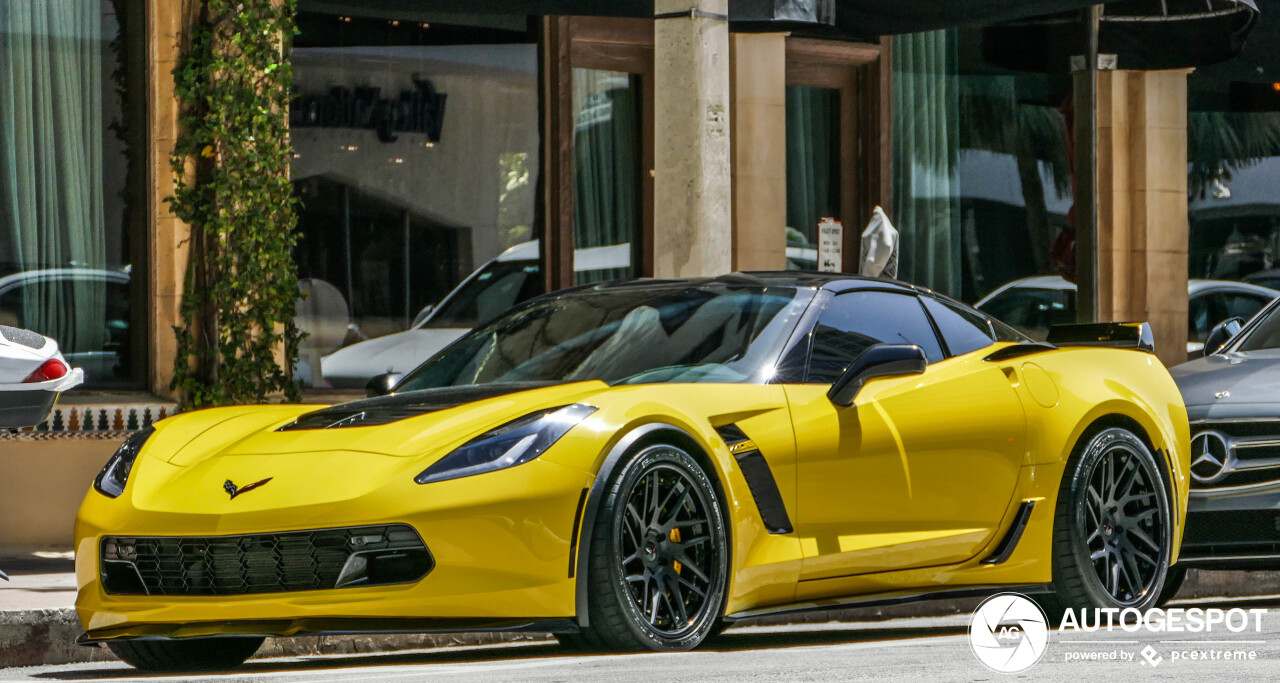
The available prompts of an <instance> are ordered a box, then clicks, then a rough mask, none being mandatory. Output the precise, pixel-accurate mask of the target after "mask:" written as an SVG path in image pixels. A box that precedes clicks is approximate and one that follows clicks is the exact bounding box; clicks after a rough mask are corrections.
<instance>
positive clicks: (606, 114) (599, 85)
mask: <svg viewBox="0 0 1280 683" xmlns="http://www.w3.org/2000/svg"><path fill="white" fill-rule="evenodd" d="M573 91H574V104H575V106H574V122H575V123H574V133H573V200H574V222H573V233H574V240H573V242H574V248H575V249H586V248H591V247H604V246H611V245H616V244H632V243H634V239H633V238H634V236H635V234H636V228H637V223H638V218H639V205H638V204H637V202H638V201H639V197H638V196H637V195H638V193H637V189H638V188H637V182H636V181H637V177H636V172H637V169H638V168H639V144H638V141H639V129H638V125H639V122H638V120H637V114H638V113H639V112H638V106H639V92H638V90H637V88H636V84H635V80H634V79H632V78H631V75H630V74H627V73H623V72H619V71H599V70H595V69H574V70H573ZM631 272H632V269H631V268H614V269H602V270H594V271H579V272H577V273H575V276H574V279H575V282H577V283H578V284H584V283H587V282H593V281H600V280H609V279H619V278H627V277H630V276H631Z"/></svg>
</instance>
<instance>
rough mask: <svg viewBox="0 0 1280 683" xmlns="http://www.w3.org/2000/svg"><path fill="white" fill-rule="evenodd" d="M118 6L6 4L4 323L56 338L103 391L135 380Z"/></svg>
mask: <svg viewBox="0 0 1280 683" xmlns="http://www.w3.org/2000/svg"><path fill="white" fill-rule="evenodd" d="M116 4H117V3H114V2H110V1H109V0H101V1H96V0H94V1H79V2H71V1H68V0H59V1H56V2H32V1H29V0H20V1H19V2H14V3H5V6H4V10H3V11H0V73H4V74H6V77H5V78H3V79H0V150H3V153H0V324H16V325H17V326H20V327H25V328H28V329H32V330H35V331H36V332H39V333H41V334H44V335H47V336H50V337H53V338H54V339H56V340H57V341H58V344H59V347H60V348H61V349H62V351H63V352H64V354H66V355H67V357H68V360H70V361H71V362H72V364H73V365H77V366H80V367H84V369H85V374H86V375H87V378H86V386H88V387H93V388H116V387H131V386H133V384H134V376H133V372H132V367H131V363H130V362H129V359H128V353H127V351H128V349H129V348H130V342H129V316H128V302H129V293H128V290H129V285H128V283H129V256H128V254H129V248H128V238H127V235H126V230H125V225H126V224H125V219H124V212H125V207H124V199H123V197H124V189H125V184H124V179H125V175H126V166H127V158H126V156H125V148H124V142H123V135H124V125H125V123H126V122H125V120H124V107H123V105H122V103H121V101H120V97H119V93H118V91H117V88H116V86H115V84H114V83H113V82H112V80H111V74H112V72H114V71H116V70H117V69H120V68H122V67H123V65H121V64H120V60H121V56H120V55H119V53H118V51H117V50H116V49H115V42H114V41H115V38H116V35H117V33H118V32H119V22H118V20H117V17H116V13H115V6H116Z"/></svg>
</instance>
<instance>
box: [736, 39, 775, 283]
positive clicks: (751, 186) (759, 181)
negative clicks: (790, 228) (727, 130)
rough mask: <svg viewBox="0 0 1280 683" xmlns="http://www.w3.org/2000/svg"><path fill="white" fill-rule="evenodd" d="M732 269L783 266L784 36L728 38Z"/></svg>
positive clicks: (771, 268)
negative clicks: (730, 116)
mask: <svg viewBox="0 0 1280 683" xmlns="http://www.w3.org/2000/svg"><path fill="white" fill-rule="evenodd" d="M730 44H731V49H730V54H729V57H730V59H729V63H730V67H729V68H730V79H729V92H730V96H731V98H732V101H733V132H732V135H731V136H730V138H731V139H732V144H733V171H732V176H733V222H732V224H733V269H734V270H738V271H741V270H782V269H783V268H785V267H786V264H787V252H786V246H787V239H786V229H787V202H786V198H787V136H786V127H787V34H785V33H735V34H733V35H732V36H730Z"/></svg>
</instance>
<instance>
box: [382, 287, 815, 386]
mask: <svg viewBox="0 0 1280 683" xmlns="http://www.w3.org/2000/svg"><path fill="white" fill-rule="evenodd" d="M808 297H809V295H808V293H807V292H802V291H797V290H795V289H791V288H787V287H768V288H747V287H734V288H731V289H730V288H724V287H687V288H673V287H648V286H642V287H626V288H617V289H609V290H604V291H581V292H578V293H576V294H572V295H567V296H561V297H554V298H548V299H544V300H542V301H539V302H536V303H533V304H530V305H529V306H527V307H524V308H520V309H517V310H514V311H509V312H508V313H507V314H506V315H504V316H502V317H500V318H498V319H497V320H495V321H494V322H493V323H491V324H489V325H487V326H485V327H481V328H478V329H476V330H475V331H473V332H471V333H470V334H468V335H467V336H465V337H463V338H462V339H461V340H459V341H458V342H457V343H456V344H454V345H453V346H451V347H449V349H448V350H446V351H445V352H444V353H442V354H440V355H437V356H435V357H434V358H433V359H431V360H430V361H428V362H427V363H426V364H425V365H423V366H421V367H420V368H418V369H417V370H415V371H414V372H413V373H412V374H411V375H409V376H408V377H406V378H405V379H404V381H403V382H402V383H401V384H399V385H397V387H396V391H397V392H406V391H418V390H422V389H431V388H436V387H444V386H459V385H471V384H497V383H509V382H534V383H556V382H578V381H584V380H591V379H598V380H602V381H605V382H608V383H610V384H641V383H655V382H763V381H765V380H766V379H768V377H769V373H766V372H765V368H766V367H771V365H772V363H773V362H774V361H775V359H776V354H777V352H778V347H779V346H780V345H781V344H782V342H783V341H784V340H785V337H786V336H787V335H788V334H789V333H790V332H791V330H792V328H793V326H794V325H795V318H796V316H798V315H800V313H801V312H802V311H803V310H804V307H805V305H806V304H807V303H808V300H809V298H808Z"/></svg>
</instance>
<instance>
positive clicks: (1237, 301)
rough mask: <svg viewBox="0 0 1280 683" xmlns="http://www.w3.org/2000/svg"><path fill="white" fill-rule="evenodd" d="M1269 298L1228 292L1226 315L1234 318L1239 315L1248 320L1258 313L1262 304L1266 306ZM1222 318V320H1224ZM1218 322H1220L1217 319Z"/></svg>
mask: <svg viewBox="0 0 1280 683" xmlns="http://www.w3.org/2000/svg"><path fill="white" fill-rule="evenodd" d="M1270 301H1271V299H1268V298H1266V297H1261V296H1256V295H1253V294H1245V293H1242V292H1228V293H1227V294H1226V308H1227V311H1226V314H1227V315H1226V317H1227V318H1234V317H1236V316H1239V317H1241V318H1244V319H1245V320H1248V319H1249V318H1252V317H1253V316H1255V315H1257V314H1258V311H1261V310H1262V307H1263V306H1266V305H1267V304H1268V303H1269V302H1270ZM1225 319H1226V318H1224V319H1223V320H1225ZM1218 322H1222V321H1221V320H1219V321H1218Z"/></svg>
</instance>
